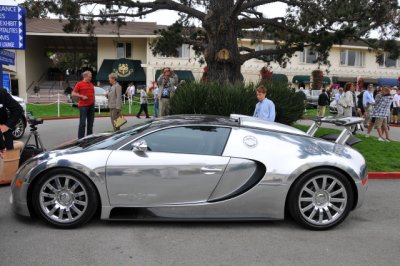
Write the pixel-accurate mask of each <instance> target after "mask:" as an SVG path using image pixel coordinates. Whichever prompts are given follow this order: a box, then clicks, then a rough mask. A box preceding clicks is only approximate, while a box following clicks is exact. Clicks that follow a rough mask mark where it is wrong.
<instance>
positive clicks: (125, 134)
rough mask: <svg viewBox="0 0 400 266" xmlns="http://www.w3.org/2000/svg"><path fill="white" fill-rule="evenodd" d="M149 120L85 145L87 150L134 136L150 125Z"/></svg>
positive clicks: (110, 144) (97, 148) (103, 146)
mask: <svg viewBox="0 0 400 266" xmlns="http://www.w3.org/2000/svg"><path fill="white" fill-rule="evenodd" d="M151 123H152V122H151V121H146V122H144V123H141V124H138V125H135V126H134V127H131V128H128V129H126V130H123V131H118V132H116V133H114V134H112V135H109V137H108V138H106V139H103V140H101V141H99V142H96V143H95V144H93V145H90V146H88V147H87V150H104V149H107V148H108V147H110V146H112V145H114V144H117V143H118V142H120V141H123V140H125V139H127V138H129V137H131V136H134V135H136V134H138V133H140V132H142V131H144V130H145V129H147V128H148V127H149V126H150V125H151Z"/></svg>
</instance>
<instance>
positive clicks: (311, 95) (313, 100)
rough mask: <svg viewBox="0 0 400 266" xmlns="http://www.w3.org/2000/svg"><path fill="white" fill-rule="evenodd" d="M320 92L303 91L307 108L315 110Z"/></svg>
mask: <svg viewBox="0 0 400 266" xmlns="http://www.w3.org/2000/svg"><path fill="white" fill-rule="evenodd" d="M321 91H322V90H304V92H305V93H306V96H307V107H313V108H316V107H317V106H318V97H319V95H320V94H321Z"/></svg>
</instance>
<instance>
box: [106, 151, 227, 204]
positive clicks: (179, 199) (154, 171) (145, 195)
mask: <svg viewBox="0 0 400 266" xmlns="http://www.w3.org/2000/svg"><path fill="white" fill-rule="evenodd" d="M228 162H229V157H220V156H207V155H194V154H174V153H170V154H168V153H162V152H132V151H124V150H117V151H113V152H112V153H111V155H110V157H109V160H108V162H107V170H106V176H107V188H108V193H109V198H110V203H111V204H112V205H122V206H123V205H130V206H135V207H140V206H157V205H168V204H191V203H198V202H206V201H207V199H208V198H209V197H210V195H211V193H212V192H213V190H214V189H215V187H216V185H217V184H218V181H219V180H220V178H221V176H222V174H223V173H224V171H225V168H226V166H227V164H228ZM193 188H195V189H193Z"/></svg>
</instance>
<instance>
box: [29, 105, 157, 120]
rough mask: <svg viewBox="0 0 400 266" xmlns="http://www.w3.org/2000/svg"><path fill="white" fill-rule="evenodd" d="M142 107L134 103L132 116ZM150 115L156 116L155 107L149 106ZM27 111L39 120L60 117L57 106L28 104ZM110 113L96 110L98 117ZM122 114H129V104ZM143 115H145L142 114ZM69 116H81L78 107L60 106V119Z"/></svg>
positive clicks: (125, 106) (124, 107)
mask: <svg viewBox="0 0 400 266" xmlns="http://www.w3.org/2000/svg"><path fill="white" fill-rule="evenodd" d="M139 108H140V105H139V104H138V103H134V104H133V105H132V110H131V114H137V112H139ZM148 108H149V114H150V115H153V114H154V108H153V105H149V107H148ZM27 111H28V112H31V113H32V115H33V116H34V117H37V118H52V117H57V116H58V111H57V104H28V105H27ZM109 114H110V113H109V112H108V111H107V112H106V111H101V113H100V114H99V110H98V109H96V115H109ZM122 114H124V115H126V114H129V106H128V102H126V104H125V105H124V106H123V108H122ZM142 114H144V113H143V112H142ZM69 116H79V109H78V108H77V107H72V106H71V105H70V104H65V103H63V104H60V117H69Z"/></svg>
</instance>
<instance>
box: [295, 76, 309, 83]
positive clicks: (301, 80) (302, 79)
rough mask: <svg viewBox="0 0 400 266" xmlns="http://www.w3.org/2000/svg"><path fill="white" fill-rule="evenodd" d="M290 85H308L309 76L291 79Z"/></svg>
mask: <svg viewBox="0 0 400 266" xmlns="http://www.w3.org/2000/svg"><path fill="white" fill-rule="evenodd" d="M292 83H310V76H305V75H297V76H294V77H293V79H292Z"/></svg>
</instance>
